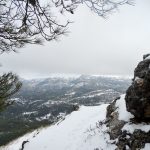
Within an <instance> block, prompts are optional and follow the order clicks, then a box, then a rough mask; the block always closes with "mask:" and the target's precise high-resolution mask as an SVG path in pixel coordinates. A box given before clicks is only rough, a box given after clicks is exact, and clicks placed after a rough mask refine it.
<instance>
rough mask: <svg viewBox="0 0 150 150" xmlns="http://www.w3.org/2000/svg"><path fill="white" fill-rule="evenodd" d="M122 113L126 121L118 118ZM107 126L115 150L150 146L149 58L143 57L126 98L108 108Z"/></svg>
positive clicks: (134, 149) (119, 99) (114, 102)
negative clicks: (147, 144)
mask: <svg viewBox="0 0 150 150" xmlns="http://www.w3.org/2000/svg"><path fill="white" fill-rule="evenodd" d="M118 102H119V105H118ZM121 109H123V110H124V111H120V110H121ZM120 113H122V116H127V119H126V118H125V117H122V118H121V117H119V116H120V115H121V114H120ZM131 116H132V117H131ZM105 124H106V126H107V127H108V134H109V135H110V139H111V140H114V143H115V145H116V146H117V148H116V150H140V149H143V148H144V147H145V144H146V143H150V54H147V55H144V56H143V61H141V62H140V63H139V64H138V65H137V67H136V68H135V71H134V78H133V81H132V84H131V86H130V87H129V88H128V89H127V91H126V95H125V97H123V98H117V99H115V100H114V101H113V102H112V103H111V104H110V105H109V106H108V107H107V114H106V121H105Z"/></svg>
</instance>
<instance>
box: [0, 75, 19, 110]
mask: <svg viewBox="0 0 150 150" xmlns="http://www.w3.org/2000/svg"><path fill="white" fill-rule="evenodd" d="M21 85H22V84H21V82H20V81H19V79H18V77H17V76H16V75H14V74H13V73H11V72H10V73H7V74H3V75H2V76H0V111H2V110H3V109H4V108H6V107H7V106H9V105H10V104H12V103H13V101H11V100H9V98H10V96H11V95H13V94H14V93H16V92H17V91H18V90H19V89H20V87H21Z"/></svg>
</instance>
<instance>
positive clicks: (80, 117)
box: [1, 104, 115, 150]
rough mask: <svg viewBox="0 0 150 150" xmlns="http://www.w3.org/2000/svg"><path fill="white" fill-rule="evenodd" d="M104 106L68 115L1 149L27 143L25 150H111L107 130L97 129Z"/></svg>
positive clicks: (13, 149) (14, 148) (103, 112)
mask: <svg viewBox="0 0 150 150" xmlns="http://www.w3.org/2000/svg"><path fill="white" fill-rule="evenodd" d="M106 107H107V105H106V104H105V105H101V106H94V107H85V106H82V107H81V108H80V110H79V111H75V112H73V113H71V114H70V115H68V116H67V117H66V119H65V120H64V121H62V122H60V123H57V124H55V125H52V126H50V127H47V128H44V129H42V130H40V131H34V132H32V133H30V134H27V135H25V136H23V137H21V138H19V139H18V140H15V141H14V142H12V143H10V144H9V145H8V146H6V147H2V148H1V149H2V150H19V149H20V148H21V146H22V142H23V141H26V140H28V141H29V142H28V143H26V144H25V147H24V150H60V149H61V150H94V149H96V148H99V149H100V148H102V149H105V150H114V149H115V145H112V144H109V142H111V141H109V135H108V134H107V133H105V131H106V127H104V126H103V127H102V129H101V128H100V126H99V128H98V127H97V126H98V122H99V121H103V120H104V119H105V116H106Z"/></svg>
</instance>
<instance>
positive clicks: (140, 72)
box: [125, 54, 150, 121]
mask: <svg viewBox="0 0 150 150" xmlns="http://www.w3.org/2000/svg"><path fill="white" fill-rule="evenodd" d="M149 56H150V54H147V55H144V56H143V61H141V62H140V63H139V64H138V65H137V67H136V68H135V71H134V79H133V81H132V84H131V86H130V87H129V88H128V89H127V91H126V97H125V101H126V107H127V111H129V112H130V113H132V114H133V115H134V116H135V118H136V119H137V120H139V121H147V120H149V119H150V57H149Z"/></svg>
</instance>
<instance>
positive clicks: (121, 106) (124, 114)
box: [116, 94, 133, 122]
mask: <svg viewBox="0 0 150 150" xmlns="http://www.w3.org/2000/svg"><path fill="white" fill-rule="evenodd" d="M116 107H117V110H116V111H118V113H119V120H124V121H127V122H128V121H130V118H133V115H132V114H131V113H130V112H128V111H127V109H126V103H125V94H123V95H121V97H120V99H119V100H117V102H116Z"/></svg>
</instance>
